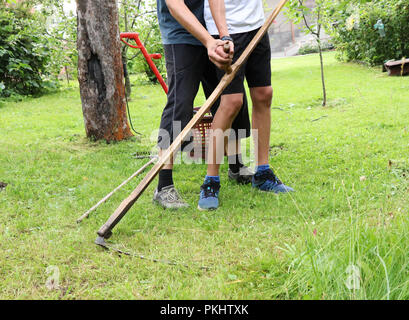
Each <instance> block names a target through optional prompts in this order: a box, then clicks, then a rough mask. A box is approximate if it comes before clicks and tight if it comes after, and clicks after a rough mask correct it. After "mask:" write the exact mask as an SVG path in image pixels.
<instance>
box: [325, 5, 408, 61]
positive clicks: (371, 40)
mask: <svg viewBox="0 0 409 320" xmlns="http://www.w3.org/2000/svg"><path fill="white" fill-rule="evenodd" d="M338 9H340V10H333V12H332V13H331V16H332V21H336V23H334V24H333V25H332V26H331V29H332V34H333V38H334V43H335V45H336V47H337V49H338V50H339V51H340V53H341V54H340V56H339V57H340V58H342V59H344V60H346V61H361V62H365V63H367V64H370V65H376V64H382V63H383V62H385V61H386V60H390V59H401V58H402V57H404V56H405V57H407V56H409V32H408V31H409V3H408V1H407V0H373V1H370V2H366V3H358V4H356V3H354V4H349V5H344V6H343V7H341V8H338ZM380 20H382V23H383V25H384V31H382V28H379V27H380V25H379V23H378V22H380Z"/></svg>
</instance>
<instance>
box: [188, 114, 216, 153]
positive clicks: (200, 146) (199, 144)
mask: <svg viewBox="0 0 409 320" xmlns="http://www.w3.org/2000/svg"><path fill="white" fill-rule="evenodd" d="M199 110H200V107H197V108H194V109H193V112H194V113H197V112H198V111H199ZM212 122H213V116H212V114H211V113H210V112H208V113H206V114H205V116H204V117H203V119H202V120H201V121H200V122H199V123H198V124H197V125H196V126H195V127H194V128H193V145H194V150H192V151H191V152H190V156H191V157H192V158H194V159H204V160H206V156H207V146H208V145H209V130H210V129H211V127H212ZM195 150H201V152H197V153H195Z"/></svg>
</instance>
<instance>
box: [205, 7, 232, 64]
mask: <svg viewBox="0 0 409 320" xmlns="http://www.w3.org/2000/svg"><path fill="white" fill-rule="evenodd" d="M209 6H210V11H211V12H212V16H213V20H214V22H215V23H216V27H217V30H218V31H219V36H220V38H223V37H224V36H229V29H228V27H227V22H226V6H225V5H224V0H209ZM229 44H230V55H231V57H233V53H234V44H233V43H232V42H230V43H229Z"/></svg>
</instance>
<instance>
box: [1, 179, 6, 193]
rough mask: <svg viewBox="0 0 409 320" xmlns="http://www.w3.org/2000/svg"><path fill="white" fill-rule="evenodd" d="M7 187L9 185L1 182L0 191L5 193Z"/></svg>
mask: <svg viewBox="0 0 409 320" xmlns="http://www.w3.org/2000/svg"><path fill="white" fill-rule="evenodd" d="M6 187H7V183H5V182H1V181H0V191H3V189H6Z"/></svg>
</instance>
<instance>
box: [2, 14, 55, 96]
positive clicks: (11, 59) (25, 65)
mask: <svg viewBox="0 0 409 320" xmlns="http://www.w3.org/2000/svg"><path fill="white" fill-rule="evenodd" d="M41 34H42V28H41V27H40V26H39V25H38V23H37V22H36V21H35V17H34V15H33V14H32V13H30V11H29V10H28V9H26V8H24V7H13V8H7V7H5V6H1V7H0V97H8V96H11V95H34V94H38V93H40V92H41V91H42V90H43V89H44V88H45V87H47V83H45V82H44V81H43V79H42V75H43V74H45V73H46V64H47V62H48V56H49V53H48V49H47V47H46V46H45V45H44V43H43V39H42V37H41Z"/></svg>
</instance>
